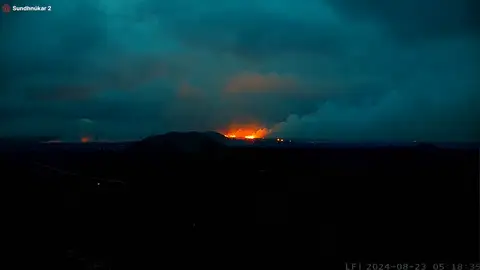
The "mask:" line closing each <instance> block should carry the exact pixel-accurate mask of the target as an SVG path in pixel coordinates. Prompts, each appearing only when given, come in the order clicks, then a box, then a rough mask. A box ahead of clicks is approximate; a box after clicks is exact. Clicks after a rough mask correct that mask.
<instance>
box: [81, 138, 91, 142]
mask: <svg viewBox="0 0 480 270" xmlns="http://www.w3.org/2000/svg"><path fill="white" fill-rule="evenodd" d="M81 141H82V143H88V142H90V137H82V139H81Z"/></svg>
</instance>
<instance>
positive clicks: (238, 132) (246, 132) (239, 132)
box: [222, 127, 270, 140]
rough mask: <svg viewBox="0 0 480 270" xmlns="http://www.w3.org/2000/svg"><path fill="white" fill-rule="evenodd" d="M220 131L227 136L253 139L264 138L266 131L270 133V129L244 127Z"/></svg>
mask: <svg viewBox="0 0 480 270" xmlns="http://www.w3.org/2000/svg"><path fill="white" fill-rule="evenodd" d="M222 133H223V134H224V135H225V137H227V138H235V139H246V140H253V139H261V138H264V137H265V136H266V135H267V134H268V133H270V130H268V129H267V128H258V127H257V128H254V127H248V128H245V127H244V128H230V129H229V130H228V131H226V132H222Z"/></svg>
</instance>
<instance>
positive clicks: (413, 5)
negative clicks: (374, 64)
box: [327, 0, 480, 42]
mask: <svg viewBox="0 0 480 270" xmlns="http://www.w3.org/2000/svg"><path fill="white" fill-rule="evenodd" d="M327 2H328V3H329V4H330V5H332V6H333V7H334V8H336V9H337V10H339V11H340V12H342V14H345V15H347V16H348V17H349V18H351V19H354V20H366V21H372V22H373V23H377V24H380V25H381V26H382V27H385V28H386V30H387V31H388V32H389V33H390V34H392V35H393V36H395V37H396V38H398V39H399V40H401V41H402V42H417V41H424V40H429V39H448V38H457V37H462V36H464V35H475V36H477V37H478V35H479V34H480V21H479V16H478V13H479V11H480V3H479V2H478V1H476V0H458V1H451V0H423V1H417V0H390V1H383V0H364V1H356V0H327Z"/></svg>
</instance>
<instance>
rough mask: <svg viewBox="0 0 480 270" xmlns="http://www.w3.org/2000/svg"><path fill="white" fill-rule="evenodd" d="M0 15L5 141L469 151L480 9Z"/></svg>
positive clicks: (259, 6) (174, 6) (77, 8)
mask: <svg viewBox="0 0 480 270" xmlns="http://www.w3.org/2000/svg"><path fill="white" fill-rule="evenodd" d="M35 4H36V5H42V4H45V5H51V6H52V12H50V13H10V14H0V22H1V25H0V26H1V28H0V34H1V38H2V42H1V43H0V56H1V57H0V65H1V67H2V71H3V73H1V74H0V83H1V84H0V135H12V134H13V135H25V134H34V135H37V134H39V135H53V136H62V137H64V138H65V139H78V136H80V130H79V127H78V125H79V121H80V119H90V120H91V128H92V131H91V132H95V133H96V134H98V135H99V136H101V137H103V138H105V139H132V138H140V137H142V136H147V135H150V134H152V133H156V132H166V131H169V130H207V129H215V130H222V129H225V128H226V127H229V126H236V125H240V126H242V125H246V126H249V125H253V123H255V125H260V126H261V125H264V126H266V127H268V128H271V127H273V129H274V131H275V134H278V135H289V136H294V137H316V138H326V139H340V140H347V139H352V140H358V139H362V140H368V139H371V140H380V139H381V140H394V139H395V140H410V139H412V138H415V139H417V140H420V139H424V140H429V141H432V140H454V141H466V140H470V141H471V140H478V138H479V137H480V133H479V130H478V128H477V127H478V126H480V125H478V124H477V123H479V122H480V121H479V120H480V119H479V116H480V111H479V108H480V107H479V106H476V104H478V103H479V102H480V96H479V95H478V93H479V91H478V90H477V89H479V82H478V79H477V73H478V71H479V70H478V63H479V60H480V59H479V54H478V48H479V47H480V46H479V45H480V42H479V37H478V35H477V33H478V31H477V30H478V28H477V27H478V24H475V21H476V20H478V19H476V18H478V16H476V17H473V16H472V13H473V12H475V10H476V6H477V5H478V4H477V2H476V1H466V0H465V1H447V0H445V1H444V0H437V1H430V0H425V1H413V0H404V1H373V0H372V1H353V0H351V1H350V0H338V1H334V0H325V1H321V0H306V1H302V2H301V3H300V2H298V3H297V2H295V1H293V0H287V1H273V0H271V1H268V0H265V1H256V0H243V1H237V0H235V1H233V0H232V1H216V0H205V1H193V0H178V1H151V0H144V1H133V0H119V1H113V0H102V1H73V2H72V1H67V2H66V1H58V0H53V1H50V2H48V3H41V2H38V3H35Z"/></svg>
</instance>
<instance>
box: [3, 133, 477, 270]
mask: <svg viewBox="0 0 480 270" xmlns="http://www.w3.org/2000/svg"><path fill="white" fill-rule="evenodd" d="M225 141H226V142H225ZM229 141H230V140H229V139H226V138H224V137H223V136H222V135H221V134H218V133H214V132H206V133H199V132H191V133H167V134H164V135H159V136H152V137H148V138H145V139H144V140H142V141H140V142H137V143H133V144H132V145H129V146H128V148H127V150H125V151H124V152H106V153H105V152H102V151H100V150H99V152H92V151H87V152H85V151H78V149H77V148H73V149H63V148H62V151H50V152H48V151H42V152H35V153H33V152H32V153H24V152H21V153H16V154H15V155H12V154H8V155H7V154H0V171H2V173H3V175H2V184H3V186H2V187H3V188H2V189H3V190H5V191H6V192H5V193H6V194H5V196H3V197H2V198H4V199H5V200H6V201H7V203H6V205H8V207H5V208H7V209H6V210H7V211H9V212H7V213H4V217H5V218H4V219H5V220H8V221H11V222H14V223H11V226H12V228H11V229H8V228H7V229H8V231H9V232H10V233H9V234H8V236H11V238H12V242H16V243H21V245H22V247H27V248H28V250H27V251H25V253H22V255H21V256H22V257H21V258H20V259H19V260H18V261H31V262H35V263H36V265H35V266H36V267H38V265H39V264H38V262H37V261H35V260H33V259H30V258H32V256H37V257H39V255H37V254H44V255H45V254H47V253H48V254H47V255H45V256H47V257H48V256H50V258H51V259H52V261H53V262H56V261H58V256H62V255H63V254H66V253H67V250H61V249H63V248H67V249H71V250H73V251H75V252H77V253H81V254H87V255H88V256H92V257H95V258H97V259H98V260H107V261H108V260H110V261H111V262H113V265H114V267H112V269H140V268H142V269H143V268H145V269H147V268H151V265H153V264H154V263H155V262H157V263H158V262H159V261H161V263H163V262H164V260H165V259H169V258H175V256H173V255H175V254H176V255H178V256H179V257H182V258H185V257H188V258H192V257H190V256H189V255H188V254H185V251H184V249H190V250H194V251H195V253H196V254H197V255H198V256H197V257H195V258H200V259H202V258H203V259H204V260H208V261H209V262H215V261H218V258H223V259H225V260H228V261H235V262H237V261H245V260H249V259H251V260H252V261H256V260H257V259H262V258H265V256H266V254H267V253H269V252H273V253H274V255H273V256H272V259H273V260H274V261H278V260H279V258H292V259H293V260H295V261H296V262H298V261H300V260H309V261H312V262H313V263H314V264H319V263H321V262H322V261H323V260H324V259H325V260H327V259H332V258H333V259H334V260H335V262H346V261H349V262H361V261H381V260H385V261H388V262H402V263H403V262H406V261H416V262H439V261H442V262H446V261H447V262H457V263H458V262H460V261H469V260H470V261H473V260H478V248H479V247H478V237H479V232H478V228H479V220H478V213H479V204H478V190H479V188H478V177H479V175H478V173H479V170H478V164H479V156H478V149H474V148H472V149H443V148H441V147H430V146H428V147H422V145H410V146H408V147H405V146H396V147H365V146H362V147H358V148H354V147H350V148H348V147H340V148H338V147H337V148H335V147H320V146H316V147H308V146H305V145H303V146H302V147H295V145H296V144H292V146H289V147H288V148H279V147H276V148H275V147H269V146H268V145H267V146H262V147H256V146H254V145H250V146H248V147H241V146H239V145H236V146H235V147H231V146H230V144H229V143H228V142H229ZM79 146H82V145H81V144H79ZM45 147H52V149H53V148H55V147H57V145H52V146H50V145H46V146H45ZM46 158H47V160H45V159H46ZM35 161H39V162H40V163H44V164H48V165H51V166H55V167H58V168H61V169H68V168H70V169H69V170H70V171H75V172H81V175H89V176H99V177H104V178H109V179H110V178H114V179H119V180H122V181H124V182H126V183H127V184H126V185H125V188H123V186H122V189H113V188H110V187H109V185H107V184H104V183H103V182H102V183H100V185H99V182H98V180H97V179H92V178H91V177H90V178H83V177H77V176H75V175H62V174H58V173H56V172H55V170H45V169H44V168H42V167H39V166H35V164H36V162H35ZM80 165H81V166H80ZM194 222H195V224H196V226H195V229H193V230H194V233H191V230H192V223H194ZM6 223H7V222H6ZM6 225H7V226H8V225H9V224H6ZM7 240H8V239H7ZM44 243H49V244H50V246H52V247H56V248H58V249H59V250H54V248H50V247H46V245H45V244H44ZM185 247H188V248H185ZM27 248H25V249H27ZM182 248H183V251H181V250H182ZM32 250H33V251H32ZM54 251H55V252H57V253H55V252H54ZM247 251H248V252H247ZM27 253H28V254H29V256H26V255H25V254H27ZM298 253H300V254H301V256H300V257H298V256H297V254H298ZM52 254H53V255H52ZM55 254H57V255H55ZM58 254H60V255H58ZM87 255H85V256H87ZM82 256H83V255H82ZM230 256H238V257H239V258H235V259H230ZM27 258H29V259H30V260H27ZM179 261H181V260H179ZM189 261H194V262H195V264H197V262H198V264H201V263H200V262H199V261H196V260H195V259H193V260H189ZM139 263H140V264H141V263H143V264H146V265H145V267H143V266H139V265H138V264H139ZM341 267H342V268H344V267H345V265H344V264H341ZM24 268H27V267H24ZM324 268H325V269H339V268H338V267H334V266H332V267H324ZM61 269H71V267H63V268H61ZM322 269H323V268H322Z"/></svg>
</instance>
